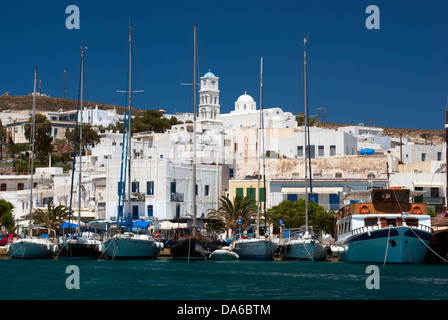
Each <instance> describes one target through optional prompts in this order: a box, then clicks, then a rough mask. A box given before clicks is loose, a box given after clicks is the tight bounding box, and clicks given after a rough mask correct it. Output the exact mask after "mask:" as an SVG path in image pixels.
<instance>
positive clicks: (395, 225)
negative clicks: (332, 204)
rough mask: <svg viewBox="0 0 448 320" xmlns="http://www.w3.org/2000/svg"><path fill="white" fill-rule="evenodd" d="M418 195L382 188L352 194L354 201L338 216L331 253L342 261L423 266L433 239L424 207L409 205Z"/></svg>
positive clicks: (339, 212)
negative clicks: (417, 264) (419, 264)
mask: <svg viewBox="0 0 448 320" xmlns="http://www.w3.org/2000/svg"><path fill="white" fill-rule="evenodd" d="M420 194H421V192H418V191H410V190H409V189H399V188H389V187H388V188H384V189H376V188H373V189H370V190H367V191H358V192H356V191H352V192H350V193H348V194H346V195H345V196H344V198H345V199H346V200H348V199H357V200H356V201H358V202H352V203H350V204H348V205H346V206H344V207H342V208H341V209H340V210H339V211H338V214H337V220H336V228H335V235H336V240H335V245H333V246H331V251H332V253H334V254H336V255H337V256H338V257H339V258H340V260H342V261H354V262H373V263H384V264H385V263H416V262H417V263H418V262H423V261H424V259H425V256H426V254H427V251H428V247H429V245H430V243H431V240H432V238H433V230H432V228H431V217H430V215H428V213H427V210H426V204H425V203H411V202H410V199H411V198H414V197H415V196H418V195H420Z"/></svg>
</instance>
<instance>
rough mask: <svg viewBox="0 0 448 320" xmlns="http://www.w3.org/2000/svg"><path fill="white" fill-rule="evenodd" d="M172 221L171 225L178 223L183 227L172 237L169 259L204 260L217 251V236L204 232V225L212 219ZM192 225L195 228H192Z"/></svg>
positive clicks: (218, 244) (218, 242)
mask: <svg viewBox="0 0 448 320" xmlns="http://www.w3.org/2000/svg"><path fill="white" fill-rule="evenodd" d="M195 220H196V221H194V222H193V219H182V218H179V219H172V220H170V222H172V223H180V224H182V225H183V226H182V227H179V228H176V229H175V231H174V235H173V237H172V239H171V240H172V246H171V248H170V254H171V257H173V258H175V259H182V260H206V259H208V258H209V256H210V255H211V254H212V253H213V252H215V251H216V250H218V249H219V247H220V241H219V239H218V236H217V235H216V234H214V233H210V232H209V231H207V230H206V228H205V227H204V226H205V223H207V222H210V221H213V219H207V218H199V219H195ZM193 224H194V225H195V227H193Z"/></svg>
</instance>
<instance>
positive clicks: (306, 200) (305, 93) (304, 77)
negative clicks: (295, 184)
mask: <svg viewBox="0 0 448 320" xmlns="http://www.w3.org/2000/svg"><path fill="white" fill-rule="evenodd" d="M306 41H307V37H304V38H303V83H304V99H305V101H304V102H305V117H304V120H305V121H304V129H305V130H304V131H305V231H306V232H307V231H308V168H307V158H308V157H307V155H308V151H309V146H308V139H307V136H308V131H307V128H308V94H307V79H306Z"/></svg>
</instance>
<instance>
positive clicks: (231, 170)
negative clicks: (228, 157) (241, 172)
mask: <svg viewBox="0 0 448 320" xmlns="http://www.w3.org/2000/svg"><path fill="white" fill-rule="evenodd" d="M233 176H234V173H233V168H229V177H230V178H233Z"/></svg>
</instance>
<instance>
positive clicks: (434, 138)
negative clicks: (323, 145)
mask: <svg viewBox="0 0 448 320" xmlns="http://www.w3.org/2000/svg"><path fill="white" fill-rule="evenodd" d="M95 105H98V108H99V109H113V108H116V110H117V112H118V113H120V114H123V113H124V107H123V106H114V105H108V104H104V103H101V102H84V106H86V107H94V106H95ZM32 107H33V97H32V96H0V112H1V111H4V110H11V111H13V110H26V109H32ZM77 107H78V101H77V100H72V99H63V98H50V97H46V96H40V97H36V109H37V110H48V111H58V110H59V109H62V110H64V111H69V110H75V109H77ZM143 112H144V110H141V109H133V110H132V114H133V115H142V114H143ZM352 125H355V124H350V123H326V124H325V128H329V129H337V128H338V127H343V126H352ZM380 128H381V127H380ZM383 129H384V135H385V136H391V137H393V138H399V137H400V134H401V135H402V137H403V138H407V139H408V140H409V141H411V142H414V143H416V144H433V145H439V144H442V143H443V142H444V141H445V130H423V129H399V128H388V127H383Z"/></svg>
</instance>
